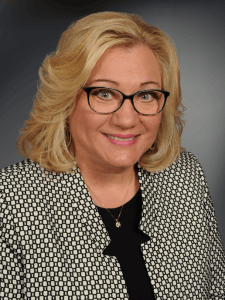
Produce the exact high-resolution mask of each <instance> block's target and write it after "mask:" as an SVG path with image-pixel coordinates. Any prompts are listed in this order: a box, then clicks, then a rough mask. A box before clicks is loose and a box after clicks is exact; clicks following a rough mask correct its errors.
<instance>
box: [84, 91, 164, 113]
mask: <svg viewBox="0 0 225 300" xmlns="http://www.w3.org/2000/svg"><path fill="white" fill-rule="evenodd" d="M94 89H107V90H114V91H117V92H119V93H120V94H121V95H122V96H123V99H122V101H121V103H120V106H119V107H118V108H117V109H116V110H114V111H112V112H109V113H102V112H98V111H96V110H94V109H93V108H92V107H91V105H90V100H89V95H90V92H91V91H92V90H94ZM82 90H84V91H85V92H86V93H87V100H88V105H89V106H90V108H91V109H92V110H93V111H95V112H97V113H99V114H112V113H114V112H115V111H117V110H118V109H120V107H121V106H122V105H123V103H124V101H125V99H130V100H131V103H132V105H133V108H134V110H135V111H136V112H138V113H139V114H141V115H144V116H154V115H157V114H159V113H160V112H161V111H162V110H163V108H164V106H165V104H166V100H167V98H168V97H169V95H170V92H167V91H163V90H157V89H148V90H141V91H137V92H136V93H134V94H132V95H125V94H123V93H122V92H121V91H119V90H117V89H113V88H108V87H105V86H93V87H83V88H82ZM145 91H157V92H162V93H163V94H164V103H163V106H162V108H161V109H160V111H158V112H157V113H156V114H143V113H140V112H139V111H138V110H137V109H136V107H135V106H134V96H135V95H136V94H137V93H140V92H145Z"/></svg>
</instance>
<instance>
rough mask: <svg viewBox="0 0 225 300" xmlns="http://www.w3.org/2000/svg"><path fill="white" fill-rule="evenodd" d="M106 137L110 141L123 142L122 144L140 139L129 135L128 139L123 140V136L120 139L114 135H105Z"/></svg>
mask: <svg viewBox="0 0 225 300" xmlns="http://www.w3.org/2000/svg"><path fill="white" fill-rule="evenodd" d="M104 135H106V136H107V137H108V138H110V139H113V140H116V141H122V142H125V141H132V140H134V139H135V138H136V137H138V136H139V135H131V134H130V135H127V138H121V135H120V137H118V136H113V135H110V134H106V133H104Z"/></svg>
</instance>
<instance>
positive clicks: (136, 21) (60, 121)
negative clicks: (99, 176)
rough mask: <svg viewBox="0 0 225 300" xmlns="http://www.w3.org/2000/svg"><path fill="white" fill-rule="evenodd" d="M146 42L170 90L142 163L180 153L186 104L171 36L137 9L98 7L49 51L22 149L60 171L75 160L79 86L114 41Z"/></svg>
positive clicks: (160, 163)
mask: <svg viewBox="0 0 225 300" xmlns="http://www.w3.org/2000/svg"><path fill="white" fill-rule="evenodd" d="M140 43H142V44H146V45H148V46H149V47H150V48H151V49H152V50H153V51H154V53H155V55H156V57H157V59H158V62H159V64H160V67H161V70H162V83H163V85H162V89H164V90H167V91H169V92H170V96H169V98H168V100H167V103H166V106H165V107H164V109H163V111H162V118H161V123H160V126H159V130H158V133H157V137H156V140H155V149H154V150H149V151H147V152H146V153H144V154H143V155H142V157H141V158H140V160H139V163H140V164H141V165H142V167H144V168H145V169H147V170H148V171H150V172H159V171H161V170H163V169H164V168H166V167H167V166H169V165H170V164H171V163H173V162H174V161H175V160H176V159H177V158H178V157H179V154H180V151H181V150H185V149H184V148H183V147H181V134H182V131H183V126H184V124H185V121H184V120H182V116H183V111H184V110H185V109H186V108H185V107H184V106H183V105H182V103H181V89H180V71H179V61H178V56H177V53H176V49H175V46H174V44H173V41H172V40H171V39H170V38H169V37H168V36H167V35H166V34H165V33H164V32H163V31H162V30H160V29H159V28H157V27H154V26H151V25H149V24H147V23H145V22H144V20H143V19H142V18H140V17H138V16H137V15H134V14H126V13H119V12H100V13H94V14H91V15H88V16H86V17H84V18H82V19H80V20H78V21H77V22H74V23H72V24H71V25H70V26H69V28H68V29H67V30H66V31H65V32H64V33H63V34H62V36H61V39H60V41H59V43H58V46H57V49H56V51H55V52H53V53H51V54H50V55H48V56H46V58H45V59H44V61H43V64H42V66H41V68H40V70H39V77H40V83H39V85H38V90H37V93H36V96H35V99H34V103H33V108H32V110H31V112H30V118H29V119H28V120H27V121H26V122H25V124H24V127H23V129H22V130H21V131H20V136H19V137H18V139H17V141H16V145H17V149H18V151H19V152H20V153H21V154H22V155H24V156H26V157H27V158H30V159H32V160H34V161H37V162H38V163H39V164H40V165H41V166H42V167H44V168H45V169H47V170H49V171H53V172H56V173H59V172H68V171H71V170H72V169H74V166H75V165H76V160H75V147H76V145H75V147H74V143H73V140H72V137H71V134H70V130H69V125H68V117H69V115H70V114H71V112H72V110H73V108H74V106H75V105H76V102H75V101H74V99H75V96H76V94H77V93H78V91H79V90H80V89H81V88H82V87H83V86H84V85H85V83H86V81H87V79H88V77H89V75H90V72H91V70H92V69H93V67H94V66H95V64H96V62H97V61H98V59H99V58H100V57H101V56H102V54H103V53H104V52H105V51H106V50H107V49H109V48H110V47H115V46H118V47H119V46H123V47H133V46H134V45H135V44H140Z"/></svg>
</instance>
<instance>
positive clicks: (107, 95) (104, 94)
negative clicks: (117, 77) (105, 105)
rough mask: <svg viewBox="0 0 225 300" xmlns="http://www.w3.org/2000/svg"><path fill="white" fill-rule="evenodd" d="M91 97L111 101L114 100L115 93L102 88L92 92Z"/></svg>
mask: <svg viewBox="0 0 225 300" xmlns="http://www.w3.org/2000/svg"><path fill="white" fill-rule="evenodd" d="M91 95H92V96H95V97H98V98H99V99H102V100H111V99H113V98H114V93H113V91H112V90H108V89H101V88H100V89H94V90H92V91H91Z"/></svg>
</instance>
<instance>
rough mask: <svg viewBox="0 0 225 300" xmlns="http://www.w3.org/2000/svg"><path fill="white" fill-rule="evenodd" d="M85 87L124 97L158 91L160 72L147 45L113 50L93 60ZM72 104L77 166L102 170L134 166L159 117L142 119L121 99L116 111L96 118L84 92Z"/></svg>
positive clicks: (150, 141) (150, 140)
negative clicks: (123, 137)
mask: <svg viewBox="0 0 225 300" xmlns="http://www.w3.org/2000/svg"><path fill="white" fill-rule="evenodd" d="M85 86H86V87H98V86H99V87H100V86H101V87H110V88H115V89H118V90H120V91H121V92H123V93H124V94H126V95H130V94H133V93H135V92H137V91H139V90H144V89H161V87H162V77H161V70H160V66H159V63H158V61H157V59H156V57H155V55H154V53H153V51H152V50H151V49H150V48H149V47H148V46H146V45H136V46H134V47H133V48H131V49H124V48H120V47H117V48H112V49H109V50H107V51H106V52H105V53H104V54H103V55H102V57H101V58H100V59H99V60H98V62H97V64H96V65H95V67H94V68H93V70H92V72H91V74H90V76H89V78H88V81H87V83H86V85H85ZM75 101H76V106H75V108H74V110H73V112H72V113H71V115H70V117H69V125H70V132H71V135H72V137H73V140H74V143H75V151H76V153H75V155H76V161H77V164H78V166H79V163H82V164H86V165H87V166H92V167H93V166H95V167H97V168H99V169H101V168H103V169H107V170H110V169H117V168H118V169H119V168H128V167H131V166H134V164H135V163H136V162H138V161H139V159H140V157H141V156H142V155H143V154H144V153H145V152H146V151H147V150H148V149H149V148H150V147H151V146H152V144H153V143H154V141H155V138H156V135H157V131H158V128H159V125H160V120H161V113H159V114H157V115H154V116H144V115H141V114H139V113H138V112H136V111H135V110H134V108H133V106H132V103H131V101H130V100H129V99H126V100H125V101H124V103H123V105H122V107H121V108H120V109H119V110H117V111H116V112H114V113H111V114H99V113H97V112H94V111H93V110H92V109H91V108H90V107H89V105H88V101H87V94H86V92H85V91H83V90H82V91H80V92H79V93H78V95H77V97H76V99H75ZM106 134H107V135H111V136H112V135H113V136H114V135H130V134H131V135H134V136H135V139H134V140H132V141H127V142H118V141H116V140H114V139H111V138H109V137H107V136H106Z"/></svg>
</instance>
